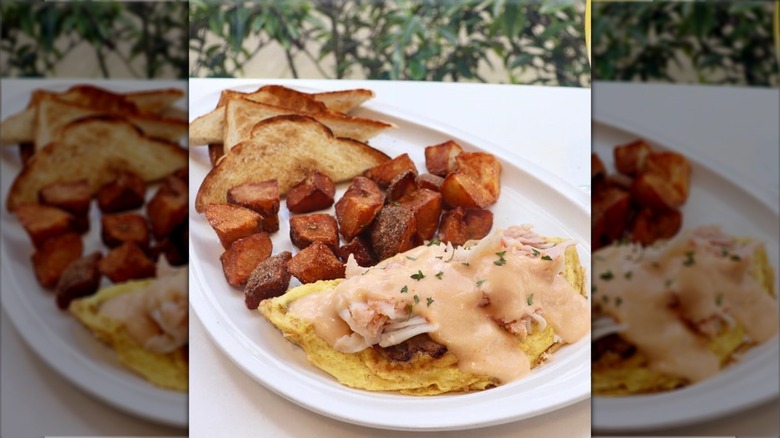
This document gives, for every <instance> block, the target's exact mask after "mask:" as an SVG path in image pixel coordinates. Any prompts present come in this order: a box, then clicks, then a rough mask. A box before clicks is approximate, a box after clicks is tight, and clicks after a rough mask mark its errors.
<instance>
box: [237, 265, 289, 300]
mask: <svg viewBox="0 0 780 438" xmlns="http://www.w3.org/2000/svg"><path fill="white" fill-rule="evenodd" d="M291 259H292V254H291V253H290V251H282V252H280V253H279V254H277V255H275V256H273V257H269V258H267V259H265V260H263V261H262V262H260V264H258V265H257V267H256V268H255V269H254V271H252V274H251V275H250V276H249V280H248V281H247V283H246V288H245V289H244V304H246V307H247V309H251V310H254V309H257V307H258V306H259V305H260V301H262V300H265V299H267V298H273V297H278V296H279V295H282V294H283V293H284V292H285V291H287V287H288V286H290V276H291V275H290V271H289V270H288V269H287V264H288V263H289V262H290V260H291Z"/></svg>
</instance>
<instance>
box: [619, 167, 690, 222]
mask: <svg viewBox="0 0 780 438" xmlns="http://www.w3.org/2000/svg"><path fill="white" fill-rule="evenodd" d="M690 182H691V165H690V163H689V162H688V160H686V159H685V157H683V156H682V155H680V154H678V153H676V152H653V153H652V154H650V155H649V156H648V157H647V159H646V160H645V170H644V172H642V173H641V174H639V175H638V176H637V177H636V178H634V181H633V183H632V184H631V196H632V198H633V200H634V202H636V203H637V204H639V205H641V206H643V207H650V208H652V209H653V210H656V211H661V210H674V209H676V208H678V207H680V206H681V205H683V204H684V203H685V201H687V200H688V191H689V188H690Z"/></svg>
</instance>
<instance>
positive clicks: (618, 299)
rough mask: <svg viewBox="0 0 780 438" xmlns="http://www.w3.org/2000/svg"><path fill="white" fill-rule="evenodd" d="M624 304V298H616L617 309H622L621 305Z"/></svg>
mask: <svg viewBox="0 0 780 438" xmlns="http://www.w3.org/2000/svg"><path fill="white" fill-rule="evenodd" d="M622 303H623V298H621V297H617V298H615V307H620V304H622Z"/></svg>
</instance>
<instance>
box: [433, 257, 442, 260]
mask: <svg viewBox="0 0 780 438" xmlns="http://www.w3.org/2000/svg"><path fill="white" fill-rule="evenodd" d="M434 258H437V259H439V260H444V256H436V257H434Z"/></svg>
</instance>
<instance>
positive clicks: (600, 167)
mask: <svg viewBox="0 0 780 438" xmlns="http://www.w3.org/2000/svg"><path fill="white" fill-rule="evenodd" d="M606 177H607V168H606V167H604V162H603V161H601V158H600V157H599V156H598V154H596V153H595V152H594V153H592V154H590V180H591V182H594V181H598V180H603V179H604V178H606Z"/></svg>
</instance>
